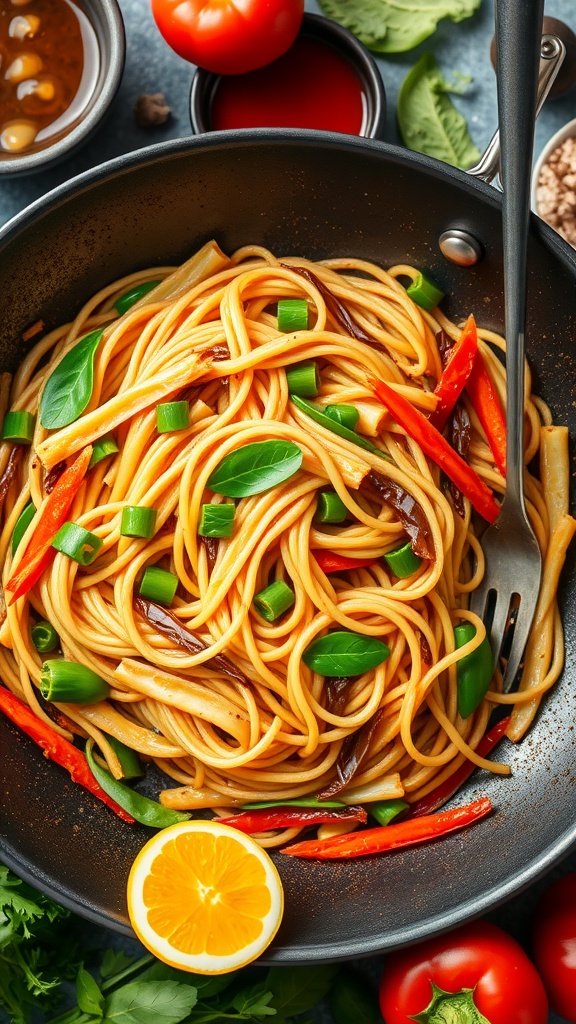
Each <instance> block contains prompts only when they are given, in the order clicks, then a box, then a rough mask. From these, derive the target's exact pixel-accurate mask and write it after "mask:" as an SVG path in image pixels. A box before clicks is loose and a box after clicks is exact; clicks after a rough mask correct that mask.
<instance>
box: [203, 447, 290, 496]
mask: <svg viewBox="0 0 576 1024" xmlns="http://www.w3.org/2000/svg"><path fill="white" fill-rule="evenodd" d="M302 459H303V454H302V449H301V448H299V447H298V445H297V444H294V443H293V442H292V441H255V442H254V443H253V444H247V445H244V447H243V448H238V449H237V451H234V452H230V454H229V455H226V456H225V457H224V458H223V459H222V462H221V463H220V465H219V466H217V467H216V469H215V470H214V472H213V473H212V474H211V476H210V478H209V480H208V482H207V485H206V486H207V487H209V488H210V490H212V491H214V492H215V493H216V494H224V495H225V496H226V497H227V498H247V497H248V496H249V495H251V494H261V493H262V492H263V491H269V490H270V489H271V488H272V487H277V485H278V484H282V483H284V481H285V480H289V479H290V477H291V476H294V473H297V472H298V470H299V469H300V466H301V465H302Z"/></svg>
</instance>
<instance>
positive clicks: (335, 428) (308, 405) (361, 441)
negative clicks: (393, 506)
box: [208, 395, 392, 483]
mask: <svg viewBox="0 0 576 1024" xmlns="http://www.w3.org/2000/svg"><path fill="white" fill-rule="evenodd" d="M290 400H291V401H292V402H293V403H294V405H295V406H296V408H297V409H300V411H301V412H305V413H306V415H307V416H310V419H312V420H314V422H315V423H319V424H320V426H322V427H325V428H326V429H327V430H331V431H332V433H333V434H338V437H343V438H345V439H346V441H352V443H353V444H357V445H358V447H359V448H364V449H365V450H366V451H367V452H373V453H374V455H379V456H380V458H381V459H384V460H385V461H387V462H391V461H392V459H391V456H390V455H388V452H382V451H380V449H379V448H377V447H376V445H375V444H372V442H371V441H369V440H368V438H367V437H362V434H356V433H354V431H353V430H349V429H348V427H344V426H342V424H341V423H338V421H337V420H335V419H332V418H331V417H330V416H327V415H326V412H325V410H324V409H321V408H320V406H318V405H314V403H313V402H307V401H306V399H305V398H300V397H299V396H298V395H291V396H290ZM208 483H210V481H208Z"/></svg>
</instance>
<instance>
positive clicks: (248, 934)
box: [128, 820, 284, 974]
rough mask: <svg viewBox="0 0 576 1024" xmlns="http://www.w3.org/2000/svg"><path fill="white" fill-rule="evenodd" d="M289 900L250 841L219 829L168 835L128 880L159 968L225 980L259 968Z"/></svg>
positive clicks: (168, 831)
mask: <svg viewBox="0 0 576 1024" xmlns="http://www.w3.org/2000/svg"><path fill="white" fill-rule="evenodd" d="M283 908H284V893H283V890H282V882H281V881H280V876H279V874H278V871H277V870H276V867H275V865H274V862H273V861H272V859H271V857H270V856H269V854H267V853H266V851H265V850H263V849H262V848H261V847H260V846H258V844H257V843H256V842H255V841H254V840H253V839H252V838H251V837H250V836H247V835H244V834H243V833H242V832H239V831H237V829H234V828H230V826H229V825H222V824H220V823H219V822H215V821H200V820H199V821H184V822H180V823H179V824H177V825H172V826H170V827H169V828H165V829H162V831H161V832H157V833H156V835H154V836H153V837H152V839H150V840H149V842H148V843H146V845H145V846H144V847H143V848H142V849H141V850H140V853H139V854H138V856H137V857H136V860H135V861H134V863H133V865H132V868H131V871H130V875H129V878H128V913H129V915H130V921H131V923H132V927H133V929H134V931H135V932H136V935H137V936H138V938H139V939H140V941H141V942H142V943H143V944H144V945H145V946H146V947H147V948H148V949H149V950H150V952H152V953H154V955H155V956H156V957H158V959H159V960H163V961H164V963H167V964H170V965H171V966H172V967H179V968H180V969H181V970H185V971H193V972H195V973H196V974H224V973H225V972H226V971H235V970H236V969H237V968H239V967H243V966H244V965H245V964H248V963H250V962H251V961H252V960H255V959H256V958H257V957H258V956H260V954H261V953H262V952H263V951H264V950H265V949H266V947H267V946H268V945H269V944H270V942H271V941H272V939H273V938H274V936H275V934H276V932H277V930H278V928H279V925H280V921H281V919H282V911H283Z"/></svg>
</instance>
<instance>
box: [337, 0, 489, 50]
mask: <svg viewBox="0 0 576 1024" xmlns="http://www.w3.org/2000/svg"><path fill="white" fill-rule="evenodd" d="M481 2H482V0H402V3H398V0H320V6H321V7H322V10H323V11H324V14H326V15H327V16H328V17H329V18H332V20H333V21H337V22H338V23H339V24H340V25H344V27H345V28H347V29H350V31H351V32H353V34H354V35H355V36H358V39H360V40H361V42H363V43H364V45H365V46H367V47H368V49H369V50H375V51H376V52H377V53H404V52H405V51H406V50H411V49H412V48H413V47H414V46H418V44H419V43H421V42H422V41H423V40H424V39H427V38H428V36H431V35H432V33H433V32H435V31H436V28H437V25H438V22H439V21H440V19H441V18H451V20H452V21H463V19H464V18H469V17H470V15H472V14H474V11H476V10H478V8H479V7H480V4H481Z"/></svg>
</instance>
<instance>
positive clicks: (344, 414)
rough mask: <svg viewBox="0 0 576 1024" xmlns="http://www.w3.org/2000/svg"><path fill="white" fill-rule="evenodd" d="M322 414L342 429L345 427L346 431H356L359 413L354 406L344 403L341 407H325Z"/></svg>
mask: <svg viewBox="0 0 576 1024" xmlns="http://www.w3.org/2000/svg"><path fill="white" fill-rule="evenodd" d="M324 412H325V414H326V416H328V418H329V419H331V420H334V422H335V423H339V424H340V425H341V426H342V427H347V428H348V430H356V427H357V426H358V420H359V419H360V413H359V412H358V409H357V408H356V406H355V405H347V404H344V403H342V404H341V405H325V406H324Z"/></svg>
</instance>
